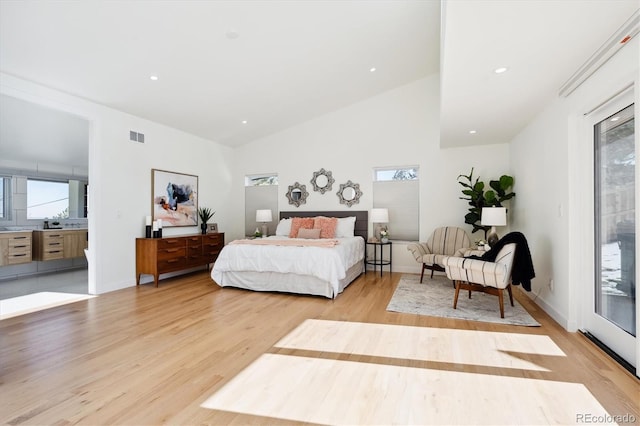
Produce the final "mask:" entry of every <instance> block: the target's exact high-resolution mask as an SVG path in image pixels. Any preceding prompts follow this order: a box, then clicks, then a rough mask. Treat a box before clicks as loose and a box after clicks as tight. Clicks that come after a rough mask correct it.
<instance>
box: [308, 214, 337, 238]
mask: <svg viewBox="0 0 640 426" xmlns="http://www.w3.org/2000/svg"><path fill="white" fill-rule="evenodd" d="M337 225H338V218H336V217H321V216H318V217H316V218H315V219H314V221H313V228H314V229H319V230H320V238H335V236H336V226H337Z"/></svg>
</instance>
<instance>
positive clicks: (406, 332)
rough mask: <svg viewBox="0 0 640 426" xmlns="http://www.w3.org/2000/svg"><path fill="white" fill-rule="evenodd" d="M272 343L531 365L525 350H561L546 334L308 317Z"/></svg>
mask: <svg viewBox="0 0 640 426" xmlns="http://www.w3.org/2000/svg"><path fill="white" fill-rule="evenodd" d="M274 346H275V347H277V348H287V349H301V350H310V351H318V352H334V353H342V354H356V355H369V356H378V357H388V358H400V359H413V360H423V361H436V362H448V363H458V364H467V365H482V366H487V367H500V368H517V369H524V370H536V371H548V370H547V369H546V368H544V367H542V366H539V365H537V364H535V363H534V362H532V361H528V360H527V358H532V357H531V355H533V356H534V358H536V357H535V356H537V355H544V356H566V355H565V354H564V352H562V350H561V349H560V348H559V347H558V346H557V345H556V344H555V343H554V342H553V340H551V339H550V338H549V336H541V335H534V334H516V333H497V332H490V331H475V330H456V329H446V328H426V327H411V326H402V325H388V324H370V323H358V322H341V321H325V320H313V319H310V320H306V321H304V322H303V323H302V324H301V325H300V326H298V327H297V328H296V329H295V330H293V331H292V332H291V333H289V334H288V335H287V336H285V337H284V338H283V339H282V340H280V341H279V342H278V343H276V344H275V345H274ZM537 358H539V357H537Z"/></svg>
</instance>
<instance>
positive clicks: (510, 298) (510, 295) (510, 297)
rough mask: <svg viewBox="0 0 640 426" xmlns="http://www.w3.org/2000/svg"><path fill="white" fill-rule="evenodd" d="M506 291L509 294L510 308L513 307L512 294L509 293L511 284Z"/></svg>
mask: <svg viewBox="0 0 640 426" xmlns="http://www.w3.org/2000/svg"><path fill="white" fill-rule="evenodd" d="M507 291H508V292H509V301H510V302H511V306H513V293H512V292H511V283H509V285H508V286H507Z"/></svg>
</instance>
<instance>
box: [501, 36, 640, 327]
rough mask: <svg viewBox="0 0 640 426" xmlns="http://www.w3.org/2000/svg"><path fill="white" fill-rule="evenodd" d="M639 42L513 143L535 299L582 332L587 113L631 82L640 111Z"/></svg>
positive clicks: (519, 215)
mask: <svg viewBox="0 0 640 426" xmlns="http://www.w3.org/2000/svg"><path fill="white" fill-rule="evenodd" d="M638 43H639V41H638V39H637V38H635V39H633V40H632V41H631V42H629V45H628V46H626V47H625V48H624V49H622V50H621V51H620V52H619V53H618V54H617V55H616V56H614V57H613V58H612V59H611V60H610V61H609V62H608V63H607V64H605V65H604V66H603V67H602V68H601V69H600V70H598V72H596V73H595V74H594V75H593V76H592V77H591V78H590V79H589V80H588V81H586V82H585V83H584V84H583V85H582V86H581V87H579V88H578V89H577V90H576V91H575V92H574V93H573V94H571V95H570V96H569V97H568V98H556V99H554V100H553V101H552V102H551V103H550V104H549V105H548V106H547V107H546V108H545V109H544V110H543V111H542V112H541V113H540V114H539V115H538V116H537V117H536V119H535V120H533V121H532V122H531V123H530V124H529V125H528V126H527V128H526V129H524V130H523V131H522V132H521V133H520V134H519V135H518V136H516V137H515V138H514V140H513V141H512V142H511V167H512V169H513V170H514V173H515V174H516V175H517V176H518V179H517V180H516V185H515V189H516V191H517V192H518V197H517V199H516V200H515V203H514V207H515V211H514V213H515V218H516V219H515V222H514V226H515V227H516V228H518V229H519V230H521V231H522V232H523V233H524V234H525V235H526V236H527V239H528V241H529V243H530V246H531V247H530V248H531V251H532V255H533V260H534V266H535V270H536V275H537V277H536V279H535V280H534V283H533V292H532V294H531V295H532V297H534V296H537V299H536V302H537V303H538V304H539V305H541V306H542V307H543V308H544V309H545V311H547V312H548V313H549V314H550V315H551V316H553V317H554V319H555V320H556V321H558V322H559V323H560V324H561V325H563V326H564V327H565V328H567V329H569V330H572V331H573V330H576V329H577V328H579V327H580V323H581V318H580V317H581V314H580V307H581V304H583V303H584V300H583V298H582V295H583V294H585V292H590V291H592V286H593V261H592V259H593V253H592V248H591V247H590V244H593V243H592V240H591V237H590V236H591V235H592V227H593V222H592V214H593V213H592V212H593V207H592V206H591V205H590V203H589V199H590V197H591V196H592V195H591V192H592V191H593V188H592V186H591V180H590V174H591V173H592V167H593V166H592V164H591V163H590V158H591V151H592V149H593V147H592V146H591V139H590V132H591V131H592V130H591V128H590V125H589V124H588V123H587V119H586V118H585V117H584V114H585V113H587V112H589V111H590V110H592V109H593V108H594V107H595V106H597V105H599V104H600V103H601V102H603V101H604V100H606V99H608V98H609V97H610V96H612V95H613V94H614V93H616V92H617V91H618V90H620V89H621V88H623V87H624V86H625V85H627V84H629V83H631V82H634V81H635V84H636V93H635V99H636V105H638V99H639V98H638V90H637V88H638V83H639V81H640V78H639V77H638V73H639V70H638V64H639V63H640V62H639V59H638V51H639V50H640V46H639V44H638ZM637 113H638V112H637V108H636V114H637ZM636 202H638V201H637V200H636ZM638 210H639V209H638V208H636V214H637V213H638ZM639 222H640V221H636V223H639ZM551 278H553V280H554V290H553V291H552V290H551V289H550V288H549V287H548V283H549V280H550V279H551Z"/></svg>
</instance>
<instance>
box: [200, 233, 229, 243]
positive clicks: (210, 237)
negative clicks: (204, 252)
mask: <svg viewBox="0 0 640 426" xmlns="http://www.w3.org/2000/svg"><path fill="white" fill-rule="evenodd" d="M202 243H203V244H224V234H207V235H203V236H202Z"/></svg>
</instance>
